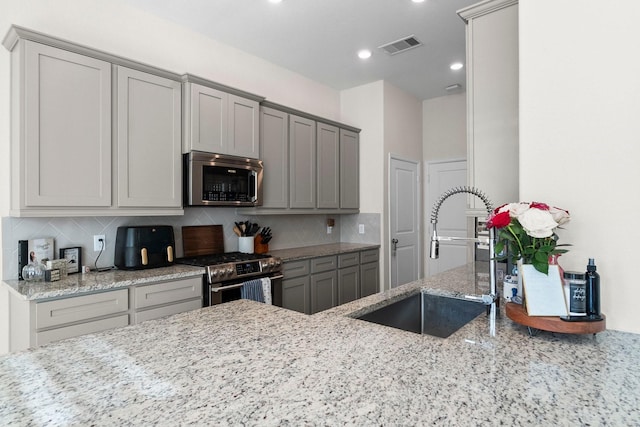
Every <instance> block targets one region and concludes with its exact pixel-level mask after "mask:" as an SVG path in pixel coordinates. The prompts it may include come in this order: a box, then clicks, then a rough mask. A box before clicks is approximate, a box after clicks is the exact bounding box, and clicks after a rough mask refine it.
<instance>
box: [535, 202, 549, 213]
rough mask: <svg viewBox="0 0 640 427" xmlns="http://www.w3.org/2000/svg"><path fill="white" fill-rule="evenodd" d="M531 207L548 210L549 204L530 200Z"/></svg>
mask: <svg viewBox="0 0 640 427" xmlns="http://www.w3.org/2000/svg"><path fill="white" fill-rule="evenodd" d="M531 208H532V209H540V210H541V211H548V210H549V205H548V204H546V203H540V202H531Z"/></svg>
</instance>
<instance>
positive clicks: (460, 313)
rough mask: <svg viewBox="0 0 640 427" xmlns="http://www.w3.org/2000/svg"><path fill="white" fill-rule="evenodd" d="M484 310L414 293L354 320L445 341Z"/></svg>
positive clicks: (468, 302) (452, 300)
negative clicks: (431, 336)
mask: <svg viewBox="0 0 640 427" xmlns="http://www.w3.org/2000/svg"><path fill="white" fill-rule="evenodd" d="M485 310H486V306H485V305H483V304H480V303H478V302H474V301H466V300H462V299H458V298H451V297H445V296H440V295H432V294H428V293H418V294H415V295H411V296H409V297H407V298H405V299H402V300H400V301H396V302H394V303H392V304H389V305H387V306H385V307H382V308H379V309H377V310H375V311H372V312H371V313H367V314H365V315H363V316H360V317H358V319H360V320H365V321H367V322H372V323H377V324H379V325H384V326H390V327H392V328H397V329H402V330H404V331H409V332H415V333H417V334H427V335H433V336H436V337H440V338H446V337H448V336H449V335H451V334H453V333H454V332H455V331H457V330H458V329H460V328H461V327H463V326H464V325H466V324H467V323H469V322H470V321H472V320H473V319H475V318H476V317H478V315H479V314H480V313H482V312H484V311H485Z"/></svg>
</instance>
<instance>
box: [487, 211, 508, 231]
mask: <svg viewBox="0 0 640 427" xmlns="http://www.w3.org/2000/svg"><path fill="white" fill-rule="evenodd" d="M510 223H511V216H510V215H509V211H506V212H500V213H497V214H495V215H493V214H492V215H490V216H489V218H488V219H487V228H494V227H495V228H503V227H506V226H507V225H509V224H510Z"/></svg>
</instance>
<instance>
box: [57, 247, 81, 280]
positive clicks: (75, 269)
mask: <svg viewBox="0 0 640 427" xmlns="http://www.w3.org/2000/svg"><path fill="white" fill-rule="evenodd" d="M60 259H66V260H67V273H68V274H73V273H80V271H81V269H82V247H80V246H74V247H72V248H61V249H60Z"/></svg>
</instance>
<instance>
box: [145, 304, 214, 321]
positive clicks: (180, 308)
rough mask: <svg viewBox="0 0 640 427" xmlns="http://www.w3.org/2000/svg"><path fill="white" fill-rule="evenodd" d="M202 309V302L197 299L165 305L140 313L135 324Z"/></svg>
mask: <svg viewBox="0 0 640 427" xmlns="http://www.w3.org/2000/svg"><path fill="white" fill-rule="evenodd" d="M199 308H202V300H201V299H196V300H192V301H184V302H179V303H177V304H170V305H165V306H163V307H157V308H150V309H149V310H144V311H138V312H137V313H135V314H134V315H133V323H134V324H136V323H140V322H144V321H147V320H152V319H159V318H161V317H166V316H171V315H172V314H178V313H183V312H185V311H192V310H197V309H199Z"/></svg>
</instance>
